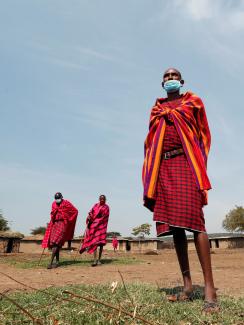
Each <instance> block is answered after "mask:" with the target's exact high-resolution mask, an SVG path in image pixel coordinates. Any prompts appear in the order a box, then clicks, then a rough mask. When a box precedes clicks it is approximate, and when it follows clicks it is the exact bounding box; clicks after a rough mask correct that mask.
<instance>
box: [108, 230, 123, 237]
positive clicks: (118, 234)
mask: <svg viewBox="0 0 244 325" xmlns="http://www.w3.org/2000/svg"><path fill="white" fill-rule="evenodd" d="M114 236H115V237H121V233H120V232H117V231H109V232H107V237H108V238H112V237H114Z"/></svg>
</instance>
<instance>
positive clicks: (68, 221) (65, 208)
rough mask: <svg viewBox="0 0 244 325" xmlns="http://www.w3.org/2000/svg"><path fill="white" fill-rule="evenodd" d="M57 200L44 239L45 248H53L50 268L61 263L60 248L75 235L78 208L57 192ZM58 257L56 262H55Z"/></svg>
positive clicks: (53, 205) (43, 245) (53, 204)
mask: <svg viewBox="0 0 244 325" xmlns="http://www.w3.org/2000/svg"><path fill="white" fill-rule="evenodd" d="M54 199H55V201H54V202H53V203H52V210H51V221H50V222H49V224H48V226H47V229H46V232H45V235H44V238H43V241H42V247H43V248H46V247H48V248H51V249H52V257H51V262H50V264H49V265H48V267H47V268H48V269H52V268H56V267H57V266H58V264H59V251H60V248H61V247H62V246H63V244H64V243H65V242H66V241H67V240H71V239H72V238H73V235H74V230H75V224H76V219H77V215H78V210H77V209H76V208H75V207H74V206H73V204H71V203H70V202H69V201H68V200H64V199H63V195H62V194H61V193H60V192H57V193H56V194H55V195H54ZM54 258H56V263H54Z"/></svg>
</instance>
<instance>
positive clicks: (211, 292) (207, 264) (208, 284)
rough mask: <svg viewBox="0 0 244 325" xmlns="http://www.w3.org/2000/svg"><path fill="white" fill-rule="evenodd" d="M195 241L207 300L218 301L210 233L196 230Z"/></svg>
mask: <svg viewBox="0 0 244 325" xmlns="http://www.w3.org/2000/svg"><path fill="white" fill-rule="evenodd" d="M194 241H195V246H196V250H197V254H198V258H199V261H200V264H201V267H202V271H203V277H204V283H205V290H204V293H205V300H207V301H209V302H214V301H216V299H217V296H216V290H215V288H214V281H213V273H212V266H211V257H210V247H209V240H208V235H207V234H206V233H202V232H200V233H199V232H196V233H194Z"/></svg>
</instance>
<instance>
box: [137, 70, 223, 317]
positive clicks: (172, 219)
mask: <svg viewBox="0 0 244 325" xmlns="http://www.w3.org/2000/svg"><path fill="white" fill-rule="evenodd" d="M183 84H184V80H183V79H182V76H181V73H180V72H179V71H178V70H176V69H174V68H170V69H167V70H166V71H165V73H164V75H163V82H162V86H163V88H164V90H165V91H166V92H167V97H166V98H159V99H157V101H156V103H155V105H154V107H153V108H152V111H151V116H150V124H149V133H148V136H147V138H146V141H145V160H144V166H143V184H144V205H145V206H146V207H147V208H149V209H150V210H151V211H153V213H154V216H153V219H154V221H156V230H157V236H164V235H171V234H172V235H173V240H174V245H175V249H176V253H177V257H178V261H179V265H180V269H181V273H182V278H183V282H184V289H183V292H182V293H180V294H178V295H170V296H168V300H170V301H179V300H180V301H183V300H190V299H191V298H192V294H193V286H192V279H191V274H190V266H189V259H188V248H187V237H186V234H185V230H188V231H191V232H193V234H194V241H195V246H196V250H197V254H198V257H199V260H200V264H201V267H202V272H203V277H204V282H205V288H204V295H205V303H204V307H203V311H204V312H207V313H211V312H216V311H218V310H219V306H218V303H217V296H216V290H215V287H214V281H213V274H212V266H211V258H210V249H209V240H208V235H207V233H206V229H205V220H204V215H203V211H202V208H203V205H206V204H207V190H209V189H210V188H211V184H210V181H209V179H208V176H207V157H208V152H209V149H210V143H211V135H210V131H209V127H208V121H207V117H206V113H205V109H204V105H203V103H202V101H201V99H200V98H199V97H198V96H197V95H195V94H193V93H191V92H186V93H185V94H180V88H181V87H182V86H183Z"/></svg>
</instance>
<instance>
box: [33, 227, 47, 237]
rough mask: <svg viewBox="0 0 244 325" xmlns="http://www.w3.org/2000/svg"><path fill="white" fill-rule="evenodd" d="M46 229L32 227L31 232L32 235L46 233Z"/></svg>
mask: <svg viewBox="0 0 244 325" xmlns="http://www.w3.org/2000/svg"><path fill="white" fill-rule="evenodd" d="M45 231H46V227H42V226H40V227H36V228H34V229H31V234H32V235H44V234H45Z"/></svg>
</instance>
